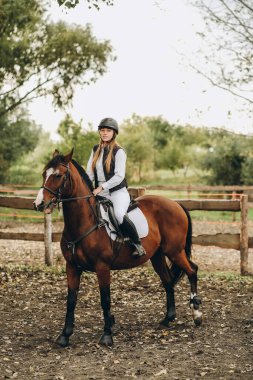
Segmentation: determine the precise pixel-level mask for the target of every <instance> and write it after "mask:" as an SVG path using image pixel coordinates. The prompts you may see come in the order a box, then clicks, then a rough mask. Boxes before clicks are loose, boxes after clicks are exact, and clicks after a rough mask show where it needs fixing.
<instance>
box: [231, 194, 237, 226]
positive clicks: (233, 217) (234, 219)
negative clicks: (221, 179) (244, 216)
mask: <svg viewBox="0 0 253 380" xmlns="http://www.w3.org/2000/svg"><path fill="white" fill-rule="evenodd" d="M235 199H236V191H232V200H233V201H234V200H235ZM235 221H236V213H235V212H233V213H232V222H235Z"/></svg>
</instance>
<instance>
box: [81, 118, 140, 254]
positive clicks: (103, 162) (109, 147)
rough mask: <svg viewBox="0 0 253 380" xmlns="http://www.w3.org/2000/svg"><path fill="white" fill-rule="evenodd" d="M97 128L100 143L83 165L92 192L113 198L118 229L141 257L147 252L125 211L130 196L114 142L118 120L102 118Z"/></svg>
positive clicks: (122, 154) (120, 152)
mask: <svg viewBox="0 0 253 380" xmlns="http://www.w3.org/2000/svg"><path fill="white" fill-rule="evenodd" d="M98 132H99V135H100V140H99V144H98V145H95V146H94V147H93V149H92V152H91V155H90V158H89V161H88V164H87V169H86V171H87V174H88V176H89V177H90V179H91V181H95V190H94V191H93V194H94V195H95V196H96V195H97V194H99V195H101V196H103V197H106V198H108V199H110V200H111V201H112V203H113V208H114V213H115V217H116V219H117V221H118V223H119V225H120V229H121V230H122V232H123V233H124V234H126V235H127V236H128V237H129V238H130V239H131V241H132V243H133V244H134V246H135V248H136V250H135V251H134V252H133V256H136V257H140V256H142V255H145V253H146V252H145V250H144V248H143V247H142V245H141V241H140V238H139V236H138V233H137V231H136V228H135V225H134V224H133V222H132V221H131V220H130V219H129V217H128V215H127V209H128V206H129V203H130V196H129V193H128V191H127V182H126V179H125V173H126V153H125V151H124V150H123V149H122V148H121V146H120V145H118V144H117V142H116V136H117V134H118V132H119V128H118V123H117V121H116V120H114V119H112V118H105V119H103V120H101V122H100V124H99V126H98Z"/></svg>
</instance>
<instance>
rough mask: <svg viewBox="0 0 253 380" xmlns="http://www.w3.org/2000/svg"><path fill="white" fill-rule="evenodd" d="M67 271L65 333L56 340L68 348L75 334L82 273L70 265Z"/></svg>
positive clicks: (67, 266)
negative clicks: (70, 338) (76, 310)
mask: <svg viewBox="0 0 253 380" xmlns="http://www.w3.org/2000/svg"><path fill="white" fill-rule="evenodd" d="M66 271H67V281H68V296H67V312H66V317H65V325H64V328H63V331H62V333H61V334H60V335H59V336H58V338H57V340H56V343H57V344H59V345H60V346H62V347H66V346H68V344H69V337H70V336H71V335H72V334H73V329H74V320H75V307H76V302H77V294H78V290H79V285H80V277H81V271H80V270H78V269H77V268H76V267H75V266H72V265H70V264H68V263H67V265H66Z"/></svg>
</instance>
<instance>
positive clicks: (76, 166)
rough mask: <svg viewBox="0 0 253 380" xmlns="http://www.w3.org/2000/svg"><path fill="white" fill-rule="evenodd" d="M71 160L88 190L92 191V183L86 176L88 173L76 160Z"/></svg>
mask: <svg viewBox="0 0 253 380" xmlns="http://www.w3.org/2000/svg"><path fill="white" fill-rule="evenodd" d="M71 162H72V164H73V165H74V167H75V168H76V169H77V171H78V173H79V174H80V176H81V177H82V179H83V180H84V182H85V183H86V185H87V186H88V188H89V189H90V191H93V190H94V187H93V184H92V182H91V180H90V177H89V176H88V174H87V173H86V171H85V170H84V168H83V167H82V166H81V165H79V164H78V162H77V161H76V160H73V159H72V160H71Z"/></svg>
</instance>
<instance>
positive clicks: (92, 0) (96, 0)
mask: <svg viewBox="0 0 253 380" xmlns="http://www.w3.org/2000/svg"><path fill="white" fill-rule="evenodd" d="M57 1H58V4H59V5H64V6H65V7H66V8H75V6H76V5H77V4H79V3H80V0H57ZM84 1H86V2H87V3H88V5H89V8H91V7H94V8H97V9H99V7H100V3H105V4H107V5H113V3H114V1H113V0H84Z"/></svg>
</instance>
